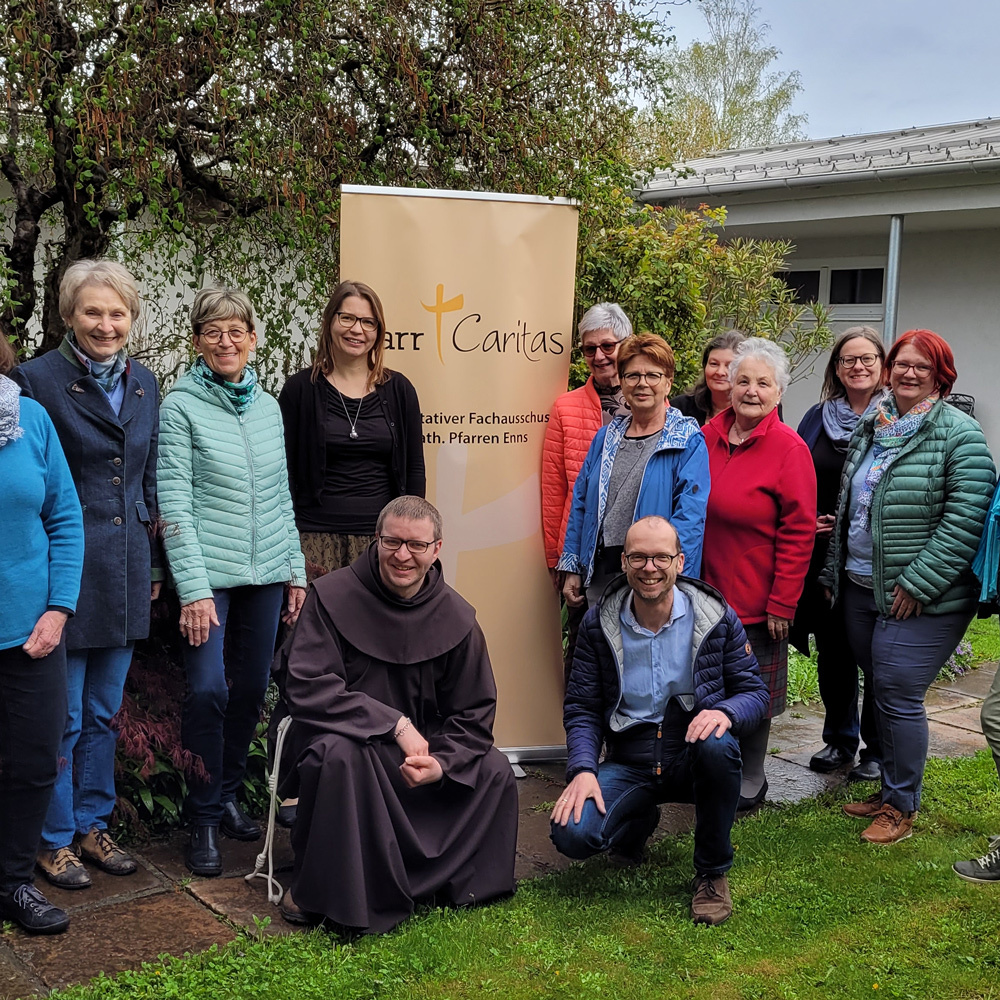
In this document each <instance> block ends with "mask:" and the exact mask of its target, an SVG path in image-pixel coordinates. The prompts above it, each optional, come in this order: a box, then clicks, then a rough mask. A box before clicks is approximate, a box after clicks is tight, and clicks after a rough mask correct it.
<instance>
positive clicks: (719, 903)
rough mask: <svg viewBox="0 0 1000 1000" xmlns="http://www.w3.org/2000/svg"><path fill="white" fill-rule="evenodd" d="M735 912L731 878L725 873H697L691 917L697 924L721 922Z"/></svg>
mask: <svg viewBox="0 0 1000 1000" xmlns="http://www.w3.org/2000/svg"><path fill="white" fill-rule="evenodd" d="M732 913H733V899H732V896H730V895H729V879H727V878H726V876H725V875H696V876H695V879H694V896H693V897H692V899H691V919H692V920H693V921H694V922H695V923H696V924H721V923H722V922H723V921H724V920H728V919H729V918H730V917H731V916H732Z"/></svg>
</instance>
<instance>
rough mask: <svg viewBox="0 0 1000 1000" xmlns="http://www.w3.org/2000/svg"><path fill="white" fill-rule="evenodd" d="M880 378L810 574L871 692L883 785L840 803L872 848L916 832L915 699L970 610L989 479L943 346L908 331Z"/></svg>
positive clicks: (920, 735)
mask: <svg viewBox="0 0 1000 1000" xmlns="http://www.w3.org/2000/svg"><path fill="white" fill-rule="evenodd" d="M885 370H886V373H887V375H888V382H889V390H890V391H889V392H888V393H886V394H885V397H884V398H883V400H882V402H881V403H880V404H879V406H878V409H877V410H876V412H875V413H873V414H870V415H869V416H866V417H864V418H862V420H861V421H860V422H859V423H858V426H857V428H856V430H855V431H854V435H853V437H852V438H851V441H850V444H849V446H848V451H847V460H846V462H845V463H844V472H843V477H842V479H841V489H840V499H839V501H838V505H837V517H836V525H835V528H834V536H833V544H832V545H831V546H830V549H829V552H828V554H827V562H826V566H825V568H824V570H823V573H822V574H821V575H820V583H821V584H823V585H824V586H825V587H826V588H827V590H828V592H829V593H830V595H831V596H832V598H833V599H834V600H842V601H843V602H844V615H845V622H846V626H847V632H848V638H849V640H850V643H851V648H852V649H853V651H854V654H855V656H856V657H857V661H858V664H859V665H860V667H861V670H862V673H863V674H864V676H865V685H866V688H868V689H869V690H872V691H873V692H874V695H875V721H876V725H877V726H878V732H879V737H880V742H881V744H882V748H883V758H884V759H883V761H882V788H881V790H880V791H879V792H878V793H876V794H875V795H873V796H872V797H871V798H869V799H867V800H866V801H864V802H852V803H849V804H848V805H846V806H844V812H845V813H847V815H848V816H854V817H858V818H865V819H869V820H870V821H871V825H870V826H869V827H868V828H867V829H866V830H865V831H864V832H863V833H862V834H861V836H862V839H864V840H867V841H869V842H870V843H875V844H891V843H895V842H896V841H897V840H903V839H904V838H906V837H908V836H909V835H910V833H911V832H912V829H913V818H914V816H915V815H916V812H917V810H918V809H919V808H920V791H921V785H922V782H923V774H924V764H925V762H926V759H927V742H928V732H927V714H926V712H925V710H924V696H925V694H926V692H927V688H928V687H930V685H931V682H932V681H933V680H934V678H935V677H936V676H937V674H938V671H939V670H940V669H941V667H942V666H943V665H944V663H945V661H946V660H947V659H948V657H949V656H950V655H951V653H952V652H953V651H954V649H955V647H956V646H957V645H958V643H959V641H960V640H961V638H962V636H963V635H964V634H965V630H966V628H967V627H968V625H969V622H970V620H971V619H972V616H973V615H974V614H975V612H976V607H977V598H978V588H977V585H976V578H975V576H974V575H973V573H972V570H971V564H972V559H973V557H974V556H975V554H976V547H977V545H978V544H979V538H980V535H981V534H982V531H983V524H984V522H985V519H986V512H987V510H988V509H989V504H990V498H991V496H992V494H993V486H994V483H995V482H996V470H995V468H994V465H993V459H992V458H991V456H990V452H989V448H988V447H987V445H986V438H985V436H984V435H983V431H982V428H981V427H980V426H979V424H978V423H977V422H976V421H975V420H974V419H973V418H972V417H970V416H968V415H967V414H965V413H962V412H961V411H960V410H958V409H956V408H955V407H953V406H951V405H950V404H949V403H948V402H947V401H946V400H945V399H944V397H945V396H946V395H947V394H948V393H949V392H950V391H951V388H952V386H953V385H954V382H955V378H956V372H955V361H954V356H953V355H952V352H951V348H950V347H949V346H948V344H947V343H946V342H945V341H944V340H943V339H942V338H941V337H939V336H938V335H937V334H936V333H932V332H931V331H930V330H910V331H909V332H908V333H905V334H903V336H902V337H900V338H899V340H897V341H896V343H895V345H894V346H893V348H892V350H891V351H890V352H889V354H888V356H887V357H886V363H885ZM869 686H870V687H869Z"/></svg>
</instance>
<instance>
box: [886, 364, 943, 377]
mask: <svg viewBox="0 0 1000 1000" xmlns="http://www.w3.org/2000/svg"><path fill="white" fill-rule="evenodd" d="M911 368H912V369H913V374H914V375H918V376H919V377H920V378H926V377H927V376H928V375H930V373H931V372H932V371H934V369H933V368H932V367H931V366H930V365H910V364H907V363H906V362H905V361H893V363H892V370H893V371H894V372H895V373H896V374H897V375H905V374H906V373H907V372H908V371H909V370H910V369H911Z"/></svg>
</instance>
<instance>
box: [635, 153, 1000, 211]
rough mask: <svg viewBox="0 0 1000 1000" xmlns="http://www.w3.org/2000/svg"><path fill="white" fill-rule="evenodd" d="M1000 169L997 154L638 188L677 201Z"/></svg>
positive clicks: (647, 198) (651, 198)
mask: <svg viewBox="0 0 1000 1000" xmlns="http://www.w3.org/2000/svg"><path fill="white" fill-rule="evenodd" d="M998 169H1000V158H992V159H982V160H963V161H957V162H956V161H951V162H948V163H927V164H912V163H910V164H906V165H900V166H894V167H872V168H870V169H868V170H851V171H842V172H834V171H831V172H830V173H828V174H805V175H797V176H793V177H771V178H765V179H763V180H760V181H753V182H750V181H745V180H743V181H728V182H725V181H724V182H722V183H719V184H699V185H696V186H695V185H692V186H691V187H679V186H674V187H650V186H648V185H647V186H646V187H645V188H644V189H643V190H642V191H640V192H639V194H638V197H637V200H638V201H640V202H642V203H649V202H661V201H679V200H680V199H682V198H685V199H686V198H710V197H713V196H715V195H724V194H734V193H738V192H745V193H750V192H753V191H766V190H773V189H775V188H786V189H787V188H798V187H822V186H824V185H826V184H843V183H846V182H848V181H857V182H864V181H873V180H875V181H880V180H894V179H896V178H899V177H912V176H914V175H921V176H925V177H926V176H930V175H934V174H965V173H976V174H978V173H990V172H993V171H996V170H998Z"/></svg>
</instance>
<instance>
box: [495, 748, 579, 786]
mask: <svg viewBox="0 0 1000 1000" xmlns="http://www.w3.org/2000/svg"><path fill="white" fill-rule="evenodd" d="M499 749H500V753H502V754H506V755H507V760H509V761H510V766H511V769H512V770H513V771H514V777H515V778H524V777H527V775H526V774H525V771H524V768H523V767H521V765H522V764H530V763H548V762H550V761H561V760H566V747H565V746H552V747H500V748H499Z"/></svg>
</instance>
